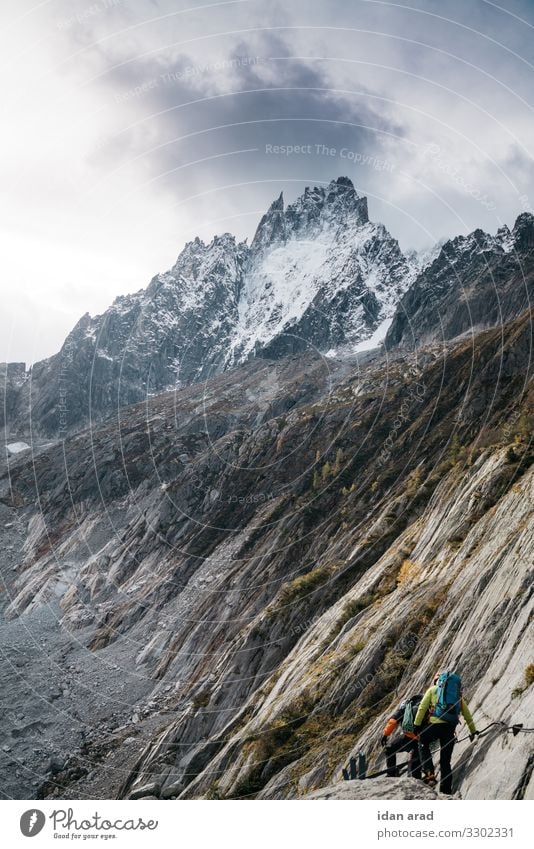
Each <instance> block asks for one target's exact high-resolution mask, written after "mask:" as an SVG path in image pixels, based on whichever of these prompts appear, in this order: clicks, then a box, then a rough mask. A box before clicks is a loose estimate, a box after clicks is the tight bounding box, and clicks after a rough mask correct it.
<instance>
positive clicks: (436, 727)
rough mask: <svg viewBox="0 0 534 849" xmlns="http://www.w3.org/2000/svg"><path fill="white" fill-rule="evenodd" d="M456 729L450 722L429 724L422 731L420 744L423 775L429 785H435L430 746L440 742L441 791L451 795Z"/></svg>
mask: <svg viewBox="0 0 534 849" xmlns="http://www.w3.org/2000/svg"><path fill="white" fill-rule="evenodd" d="M455 731H456V729H455V727H454V725H453V724H452V723H450V722H447V723H445V722H440V723H437V722H436V723H432V722H431V723H429V725H427V726H426V728H422V729H421V733H420V735H419V742H420V744H421V759H422V767H423V775H424V776H425V778H426V780H427V782H428V783H429V784H433V783H434V782H433V781H432V778H431V777H432V776H433V775H434V763H433V760H432V752H431V750H430V744H431V743H432V742H433V741H434V740H439V745H440V752H439V772H440V776H441V778H440V783H439V789H440V792H441V793H446V794H447V795H450V794H451V793H452V767H451V758H452V750H453V749H454V743H455V742H456V736H455Z"/></svg>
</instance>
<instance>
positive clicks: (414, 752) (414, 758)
mask: <svg viewBox="0 0 534 849" xmlns="http://www.w3.org/2000/svg"><path fill="white" fill-rule="evenodd" d="M397 752H410V775H411V776H412V778H421V760H420V758H419V744H418V742H417V740H412V739H411V737H401V738H400V739H399V740H397V741H396V742H395V743H392V744H391V745H390V746H386V767H387V771H388V775H389V776H394V775H396V771H397V757H396V755H397Z"/></svg>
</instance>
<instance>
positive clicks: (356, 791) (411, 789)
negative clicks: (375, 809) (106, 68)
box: [303, 778, 439, 802]
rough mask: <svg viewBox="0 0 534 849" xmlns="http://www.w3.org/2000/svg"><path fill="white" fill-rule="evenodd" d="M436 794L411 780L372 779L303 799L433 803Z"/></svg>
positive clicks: (323, 789)
mask: <svg viewBox="0 0 534 849" xmlns="http://www.w3.org/2000/svg"><path fill="white" fill-rule="evenodd" d="M438 798H439V796H438V794H437V793H436V792H435V791H434V790H432V789H431V788H430V787H427V786H426V784H423V783H422V782H421V781H415V779H413V778H374V779H372V780H370V781H345V782H343V783H342V784H331V785H330V786H329V787H323V788H322V789H321V790H315V792H313V793H308V794H307V795H306V796H304V797H303V799H304V801H307V800H309V799H339V800H347V799H369V800H372V799H423V800H425V801H429V802H433V801H435V800H436V799H438Z"/></svg>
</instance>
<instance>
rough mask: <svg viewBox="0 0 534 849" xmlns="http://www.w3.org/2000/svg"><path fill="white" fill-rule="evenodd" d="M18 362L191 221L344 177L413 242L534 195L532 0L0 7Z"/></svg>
mask: <svg viewBox="0 0 534 849" xmlns="http://www.w3.org/2000/svg"><path fill="white" fill-rule="evenodd" d="M2 16H3V19H4V24H5V26H4V30H3V32H4V42H5V43H4V44H3V48H4V56H5V60H6V62H8V63H9V66H10V68H11V69H12V74H11V75H10V80H11V81H12V82H11V85H10V88H9V90H8V92H7V100H8V106H7V109H8V118H9V126H10V128H11V130H12V132H11V134H10V136H9V137H8V138H5V139H3V142H2V143H3V144H4V146H5V151H4V156H3V157H2V160H1V165H0V167H1V168H2V169H3V184H4V194H5V200H6V201H7V203H6V205H5V211H4V212H3V213H2V215H3V218H2V225H3V229H4V234H5V246H6V256H5V269H6V271H7V278H8V281H9V282H6V286H9V287H10V288H11V293H12V294H11V297H10V306H9V309H7V310H5V311H3V312H2V318H1V321H2V327H1V328H0V329H2V331H3V335H2V338H3V339H4V347H5V350H4V351H2V352H0V360H3V359H25V360H32V359H36V358H38V357H40V356H43V355H45V354H50V353H52V352H53V351H54V350H56V349H57V347H59V344H60V343H61V341H62V338H63V337H64V335H65V333H66V332H67V331H68V330H69V328H70V327H71V326H72V324H73V323H74V322H75V320H76V319H77V318H78V317H79V315H80V314H82V313H83V312H85V311H87V310H89V311H90V312H93V313H94V312H98V311H100V310H102V309H104V308H105V307H106V306H107V305H108V304H109V302H110V301H111V300H112V299H113V297H114V296H116V295H117V294H120V293H123V292H126V291H133V290H136V289H138V288H140V287H141V286H143V285H146V283H147V281H148V280H149V279H150V277H151V276H152V275H153V274H155V273H156V272H157V271H160V270H164V269H165V268H167V267H169V266H170V265H171V264H172V262H173V261H174V259H175V257H176V255H177V254H178V253H179V251H180V250H181V248H182V247H183V244H184V242H185V241H186V240H188V239H190V238H192V237H194V236H195V235H197V234H198V235H200V236H201V237H202V238H205V239H209V238H211V237H212V236H213V235H214V234H215V233H218V232H223V231H227V230H229V231H231V232H234V233H235V234H236V235H237V236H238V237H239V238H245V237H250V236H251V235H252V234H253V232H254V228H255V226H256V224H257V221H258V218H259V217H260V216H261V214H262V213H263V212H264V211H265V209H266V207H267V206H268V205H269V204H270V202H271V201H272V199H273V198H274V197H275V196H277V195H278V194H279V192H280V191H281V190H283V191H284V193H285V196H286V199H287V200H288V201H289V200H292V199H293V198H294V197H295V196H296V195H297V194H299V193H300V192H301V191H302V190H303V189H304V187H305V186H306V185H310V184H317V185H320V184H324V183H327V182H328V181H330V180H331V179H332V178H334V177H336V176H339V175H342V174H343V175H347V176H349V177H350V178H351V179H352V180H353V182H354V184H355V186H356V188H357V190H358V192H359V193H361V194H366V195H367V196H368V198H369V211H370V215H371V217H372V218H373V219H374V220H382V221H383V222H384V223H385V224H386V225H387V226H388V228H389V229H390V230H391V232H392V233H393V234H394V235H395V236H397V237H398V238H399V240H400V242H401V245H402V246H403V247H404V248H408V247H425V246H427V245H430V244H431V243H432V242H433V241H436V240H438V239H439V238H443V237H446V236H453V235H456V234H457V233H462V232H468V231H469V230H472V229H474V228H475V227H478V226H481V227H484V228H486V229H488V230H493V231H494V230H496V229H497V227H499V226H500V225H501V224H502V223H503V222H506V223H512V222H513V220H514V218H515V216H516V215H517V214H518V213H519V212H520V211H522V210H523V209H529V208H532V206H533V205H534V172H533V160H532V128H533V120H532V119H533V104H532V91H533V86H532V82H533V72H534V55H533V47H532V45H533V43H534V40H533V38H532V34H533V23H534V18H533V10H532V4H531V3H527V2H520V0H512V2H507V3H504V2H503V3H500V4H499V5H497V4H494V3H491V2H486V0H474V1H473V2H470V3H465V2H459V0H458V2H457V0H444V1H443V0H442V2H437V0H429V2H425V3H422V4H421V8H415V7H411V8H409V7H404V6H401V5H400V4H393V3H389V2H386V0H334V2H327V1H326V0H306V2H305V0H292V2H288V3H283V4H282V3H278V2H270V3H265V2H259V0H231V2H219V3H209V4H207V3H204V2H198V0H197V2H194V1H193V0H188V2H185V0H184V2H183V4H182V5H181V6H180V7H178V8H177V3H176V2H170V0H136V2H133V0H131V2H127V0H94V2H91V0H89V2H88V0H73V2H66V0H60V2H58V3H55V4H53V5H52V4H44V5H40V6H36V7H34V8H32V6H31V3H30V2H29V0H28V2H24V3H20V2H17V3H15V2H7V3H5V4H3V8H2Z"/></svg>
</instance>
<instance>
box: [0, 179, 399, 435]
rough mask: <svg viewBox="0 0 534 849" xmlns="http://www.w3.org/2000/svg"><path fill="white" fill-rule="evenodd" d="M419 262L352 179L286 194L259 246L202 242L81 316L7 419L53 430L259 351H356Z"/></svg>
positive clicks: (265, 222)
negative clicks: (146, 281) (136, 287)
mask: <svg viewBox="0 0 534 849" xmlns="http://www.w3.org/2000/svg"><path fill="white" fill-rule="evenodd" d="M412 272H413V269H412V266H411V265H410V264H409V263H408V262H407V260H406V258H405V257H404V256H403V254H402V252H401V250H400V248H399V245H398V243H397V241H396V240H395V239H393V238H392V237H391V236H390V235H389V233H388V232H387V230H386V229H385V227H384V226H383V225H381V224H373V223H372V222H370V221H369V218H368V214H367V200H366V198H362V197H359V196H358V195H357V193H356V191H355V190H354V187H353V185H352V183H351V181H350V180H349V179H348V178H346V177H340V178H339V179H337V180H334V181H332V182H331V183H330V184H329V185H328V186H327V187H326V188H323V187H321V188H313V189H309V188H307V189H306V190H305V192H304V194H303V195H302V196H301V197H299V198H298V199H297V200H296V201H295V203H293V204H290V205H289V206H287V207H284V201H283V197H282V195H280V197H279V198H278V199H277V200H276V201H275V202H274V203H273V204H272V205H271V207H270V209H269V210H268V212H267V213H266V214H265V215H264V216H263V218H262V220H261V221H260V224H259V226H258V229H257V232H256V234H255V236H254V239H253V241H252V243H251V244H250V246H249V245H247V244H246V243H237V242H236V241H235V239H234V238H233V237H232V236H231V235H229V234H225V235H223V236H217V237H215V238H214V239H213V240H212V241H211V242H210V243H209V244H207V245H206V244H204V242H202V241H201V240H200V239H198V238H197V239H195V240H194V241H193V242H189V243H188V244H187V245H186V246H185V248H184V250H183V251H182V253H181V254H180V256H179V257H178V259H177V261H176V263H175V265H174V266H173V268H172V269H171V270H170V271H168V272H166V273H163V274H158V275H157V276H156V277H154V279H153V280H152V281H151V283H150V285H149V286H148V287H147V289H145V290H141V291H139V292H137V293H136V294H133V295H128V296H121V297H119V298H117V299H116V300H115V302H114V303H113V305H112V306H111V307H110V308H109V309H108V310H107V311H106V312H105V313H103V314H102V315H100V316H96V317H95V318H91V317H90V316H89V315H88V314H86V315H84V316H83V317H82V318H81V319H80V321H79V322H78V324H77V325H76V327H75V328H74V329H73V330H72V332H71V333H70V334H69V336H68V337H67V339H66V340H65V343H64V345H63V346H62V348H61V350H60V352H59V353H58V354H56V355H55V356H53V357H51V358H50V359H48V360H44V361H42V362H39V363H36V364H35V365H34V366H33V368H32V369H31V372H30V373H29V374H28V375H27V379H26V381H25V382H24V384H23V386H22V387H20V388H19V389H18V390H17V392H16V393H15V397H13V392H12V393H11V395H10V400H9V405H8V407H7V425H8V429H9V430H10V431H11V433H14V434H16V435H19V436H23V435H25V434H27V433H28V431H29V429H30V419H31V429H32V431H33V432H34V433H35V434H37V435H40V436H57V435H58V434H60V435H61V434H64V433H65V432H67V431H68V430H71V429H72V428H76V427H79V426H80V425H82V424H85V423H88V422H94V421H98V420H100V419H101V418H103V417H105V416H106V415H110V414H117V411H118V410H119V409H120V408H121V407H123V406H124V405H128V404H132V403H136V402H139V401H143V400H144V399H146V398H147V397H148V396H150V395H151V394H154V393H157V392H161V391H163V390H166V389H170V388H178V387H181V386H185V385H188V384H189V383H191V382H195V381H200V380H204V379H206V378H207V377H210V376H212V375H214V374H217V373H220V372H222V371H224V370H226V369H227V368H229V367H233V366H235V365H239V364H241V363H243V362H246V361H247V360H248V359H250V358H251V357H255V356H261V357H264V358H277V357H280V356H283V355H285V354H288V353H296V352H303V351H309V350H317V351H319V352H321V353H323V354H324V353H327V352H332V349H335V348H337V347H340V346H345V347H347V346H348V347H349V349H350V346H354V345H356V344H357V343H358V342H362V340H366V339H369V338H370V337H372V336H374V334H376V332H377V330H378V328H380V327H382V326H383V325H384V322H385V321H386V320H387V319H389V318H391V316H392V315H393V311H394V309H395V306H396V304H397V303H398V300H399V298H400V296H401V295H402V293H403V292H404V291H405V289H406V288H407V286H408V285H409V282H410V279H411V277H410V275H411V274H412ZM382 335H383V334H382ZM2 423H3V422H0V424H2Z"/></svg>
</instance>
